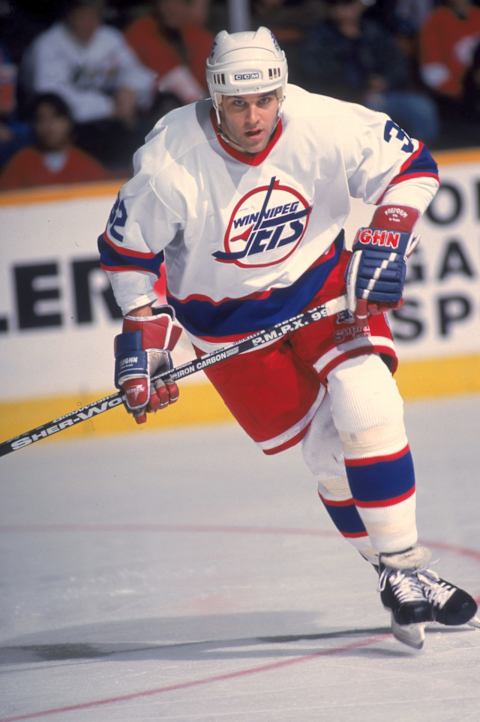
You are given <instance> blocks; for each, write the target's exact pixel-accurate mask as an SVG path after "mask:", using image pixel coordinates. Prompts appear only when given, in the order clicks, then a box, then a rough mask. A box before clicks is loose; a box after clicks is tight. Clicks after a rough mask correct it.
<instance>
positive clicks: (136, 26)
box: [125, 0, 213, 104]
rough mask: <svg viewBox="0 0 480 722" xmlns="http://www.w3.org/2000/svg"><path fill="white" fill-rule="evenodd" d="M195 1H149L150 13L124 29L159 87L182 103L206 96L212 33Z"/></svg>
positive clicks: (202, 10)
mask: <svg viewBox="0 0 480 722" xmlns="http://www.w3.org/2000/svg"><path fill="white" fill-rule="evenodd" d="M204 4H205V3H202V4H201V5H199V4H198V0H152V2H151V10H150V13H149V14H147V15H145V16H143V17H140V18H138V20H135V21H134V22H133V23H132V24H131V25H130V26H129V27H128V28H127V29H126V31H125V37H126V39H127V42H128V43H129V44H130V46H131V47H132V48H133V50H134V51H135V54H136V55H137V57H138V58H139V60H140V61H141V62H142V63H143V64H144V65H146V66H147V67H148V68H150V69H151V70H153V71H154V72H155V73H156V74H157V77H158V90H159V91H160V92H161V93H166V94H172V95H174V96H175V97H176V99H177V100H178V101H179V102H180V103H181V104H186V103H191V102H193V101H196V100H200V99H201V98H203V97H206V96H207V95H208V93H207V88H206V84H205V61H206V59H207V57H208V55H209V53H210V49H211V46H212V41H213V36H212V34H211V33H210V32H209V30H207V29H206V28H205V27H204V25H203V22H204V20H205V18H204V15H205V12H204V8H203V5H204Z"/></svg>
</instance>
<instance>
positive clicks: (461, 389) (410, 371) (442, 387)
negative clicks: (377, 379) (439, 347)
mask: <svg viewBox="0 0 480 722" xmlns="http://www.w3.org/2000/svg"><path fill="white" fill-rule="evenodd" d="M395 378H396V380H397V384H398V386H399V389H400V392H401V393H402V395H403V397H404V399H408V400H413V399H426V398H436V397H441V396H457V395H459V394H478V393H480V355H479V354H471V355H468V356H451V357H450V356H448V357H443V358H436V359H423V360H417V361H404V362H401V363H400V366H399V369H398V371H397V373H396V374H395Z"/></svg>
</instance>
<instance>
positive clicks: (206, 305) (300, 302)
mask: <svg viewBox="0 0 480 722" xmlns="http://www.w3.org/2000/svg"><path fill="white" fill-rule="evenodd" d="M343 244H344V232H343V231H340V233H339V234H338V236H337V238H336V239H335V242H334V254H333V256H332V257H331V258H329V259H328V260H327V261H325V262H324V263H321V264H319V265H318V266H314V267H313V268H310V269H309V270H307V271H306V272H305V273H304V274H303V276H301V277H300V278H299V279H297V280H296V281H295V282H294V283H292V285H291V286H288V288H274V289H273V290H272V292H271V293H270V294H269V296H268V298H260V299H255V298H250V299H231V300H228V301H224V302H222V303H217V304H214V303H211V302H210V301H207V300H197V299H193V300H191V301H185V302H182V301H179V300H178V299H176V298H175V297H173V296H170V295H168V296H167V300H168V302H169V303H170V305H171V306H173V308H174V309H175V312H176V315H177V319H178V320H179V322H180V323H181V324H182V326H184V328H186V329H187V331H189V332H190V333H192V334H193V335H195V336H199V337H202V336H203V337H208V338H217V337H222V336H233V335H236V334H244V333H251V332H252V331H259V330H261V329H262V328H266V327H268V326H272V325H273V324H275V323H278V322H279V321H284V320H285V319H287V318H290V317H291V316H296V314H297V313H300V311H301V310H302V309H303V308H305V306H307V305H308V303H310V301H311V300H312V299H313V298H314V297H315V295H316V294H317V293H318V291H319V290H320V289H321V287H322V286H323V284H324V283H325V280H326V278H327V276H328V275H329V273H330V271H331V270H332V268H334V267H335V266H336V264H337V263H338V260H339V258H340V254H341V252H342V250H343Z"/></svg>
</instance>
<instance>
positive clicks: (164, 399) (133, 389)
mask: <svg viewBox="0 0 480 722" xmlns="http://www.w3.org/2000/svg"><path fill="white" fill-rule="evenodd" d="M174 319H175V316H174V312H173V309H171V308H170V307H169V306H163V307H162V308H158V309H153V310H152V315H151V316H126V317H125V318H124V321H123V333H121V334H119V335H118V336H116V337H115V386H116V387H117V388H118V389H120V390H121V391H122V392H123V403H124V405H125V408H126V409H127V411H128V412H129V413H131V414H133V416H134V418H135V421H136V422H137V424H143V423H144V422H145V421H146V420H147V412H150V411H153V412H155V411H157V410H158V409H161V408H164V407H166V406H168V405H169V404H173V403H174V402H175V401H176V400H177V399H178V393H179V392H178V386H177V384H176V383H175V382H174V381H173V380H172V379H170V378H169V377H168V376H167V377H166V378H164V379H159V380H157V381H155V382H154V383H152V377H153V376H155V375H156V374H159V373H162V372H163V371H168V370H170V369H171V368H172V367H173V364H172V359H171V356H170V351H172V350H173V348H174V346H175V344H176V343H177V341H178V338H179V336H180V334H181V333H182V329H181V328H180V326H178V325H177V324H175V323H174Z"/></svg>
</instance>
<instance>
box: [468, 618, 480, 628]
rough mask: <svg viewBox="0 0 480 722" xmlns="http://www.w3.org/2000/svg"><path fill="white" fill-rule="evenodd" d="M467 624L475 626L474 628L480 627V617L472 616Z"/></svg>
mask: <svg viewBox="0 0 480 722" xmlns="http://www.w3.org/2000/svg"><path fill="white" fill-rule="evenodd" d="M467 624H468V626H469V627H473V628H474V629H480V617H472V619H470V621H469V622H467Z"/></svg>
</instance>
